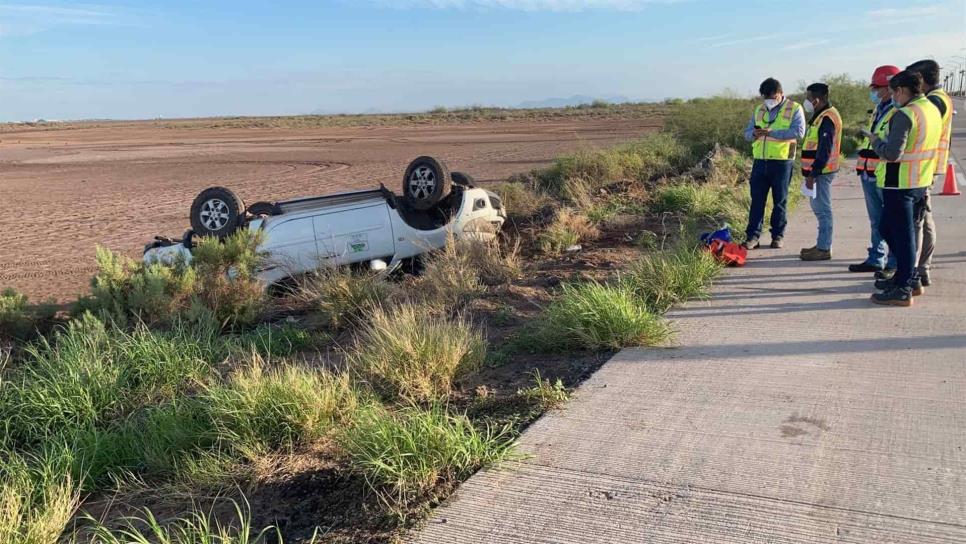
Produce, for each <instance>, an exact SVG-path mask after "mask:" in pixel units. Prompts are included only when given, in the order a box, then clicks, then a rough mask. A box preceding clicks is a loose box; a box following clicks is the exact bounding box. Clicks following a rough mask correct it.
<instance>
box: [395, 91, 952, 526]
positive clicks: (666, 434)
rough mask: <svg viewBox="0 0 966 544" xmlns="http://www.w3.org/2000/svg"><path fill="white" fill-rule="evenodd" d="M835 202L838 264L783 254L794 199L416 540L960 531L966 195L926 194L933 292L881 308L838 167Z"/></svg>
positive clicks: (797, 225)
mask: <svg viewBox="0 0 966 544" xmlns="http://www.w3.org/2000/svg"><path fill="white" fill-rule="evenodd" d="M959 109H960V111H961V112H962V111H963V107H962V102H959ZM963 117H964V116H962V115H961V116H960V119H958V120H957V122H956V129H955V130H956V133H955V134H956V135H955V138H956V139H957V140H958V141H957V142H956V151H957V153H958V157H959V160H960V161H961V163H962V164H966V123H964V122H963V120H962V118H963ZM963 179H964V178H963V177H960V185H961V186H962V185H963V183H962V181H963ZM964 189H966V187H964ZM938 190H939V188H937V192H938ZM834 196H835V200H834V207H835V214H836V215H835V221H836V223H835V244H834V250H833V251H834V260H832V261H830V262H822V263H803V262H801V261H800V260H799V259H798V257H797V255H798V251H799V249H800V248H802V247H806V246H812V245H814V242H815V229H816V224H815V220H814V217H813V216H812V214H811V212H810V210H809V209H808V205H807V204H805V205H803V206H802V207H801V208H800V209H799V210H798V211H797V213H796V214H795V216H794V217H793V219H792V221H791V224H790V228H789V232H788V237H787V239H786V242H787V246H786V249H784V250H770V249H763V250H759V251H755V252H753V254H752V259H751V261H750V263H749V265H748V266H747V267H746V268H743V269H740V270H733V271H731V272H730V273H729V274H728V275H727V276H726V277H725V278H723V279H722V280H721V281H720V282H719V284H718V285H717V287H716V288H715V290H714V297H713V300H710V301H706V302H696V303H691V304H689V305H687V306H686V307H685V308H682V309H680V310H678V311H675V312H674V313H673V314H672V315H671V318H672V319H673V320H674V321H675V323H676V325H677V328H678V329H679V331H680V334H679V343H680V345H681V347H678V348H672V349H631V350H625V351H623V352H621V353H620V354H618V355H617V356H616V357H614V359H613V360H611V361H610V362H608V363H607V364H606V365H605V366H604V367H603V368H602V369H601V370H600V371H599V372H597V373H596V374H595V375H594V376H593V377H591V378H590V379H589V380H588V381H587V382H585V383H584V384H583V385H582V386H581V387H580V388H579V390H578V391H577V393H576V394H575V397H574V399H573V400H572V401H571V402H570V403H569V404H568V405H567V406H566V407H565V408H564V409H563V410H561V411H558V412H554V413H551V414H549V415H547V416H545V417H544V418H542V419H541V420H540V421H538V422H537V423H535V424H534V425H533V426H532V427H531V428H530V429H529V430H528V431H527V432H526V433H525V434H524V436H523V437H522V448H523V450H524V451H525V452H527V453H529V454H531V455H532V458H530V459H528V460H526V461H524V462H522V463H518V464H515V465H513V466H510V467H505V468H503V469H501V470H490V471H484V472H482V473H480V474H477V475H476V476H474V477H473V478H471V479H470V480H469V481H468V482H466V483H465V484H464V485H463V486H462V487H461V488H460V490H459V491H458V492H457V494H456V495H455V497H453V499H452V500H450V501H449V502H448V503H447V504H446V505H444V506H443V507H442V508H440V509H439V510H438V511H437V512H436V513H435V515H434V516H433V518H432V519H431V521H430V522H429V523H428V524H427V526H426V527H425V528H424V529H423V530H422V531H421V532H419V533H417V534H414V535H413V536H412V541H413V542H420V543H427V544H429V543H433V544H449V543H460V544H468V543H484V542H485V543H528V544H529V543H583V542H605V543H642V542H671V543H683V542H696V543H750V542H769V543H813V542H875V543H883V542H907V543H915V544H925V543H933V542H937V543H938V542H966V197H963V196H960V197H936V198H935V199H934V202H935V214H936V222H937V223H938V231H939V242H938V245H937V251H936V257H935V268H934V272H933V281H934V286H933V287H931V288H929V289H928V290H927V293H926V294H925V295H924V296H923V297H921V298H919V299H918V300H917V301H916V304H915V306H913V307H912V308H890V307H880V306H874V305H872V304H870V303H869V300H868V298H869V295H870V294H871V293H872V282H871V278H870V276H868V275H864V274H850V273H849V272H848V271H847V270H846V266H847V265H848V264H849V263H852V262H859V261H860V260H862V259H863V258H864V257H865V252H866V249H865V248H866V247H867V245H868V243H869V225H868V221H867V219H866V212H865V208H864V203H863V199H862V192H861V188H860V187H859V186H858V182H857V178H856V177H855V176H854V175H853V174H852V173H851V172H842V173H841V175H840V176H839V179H838V180H836V183H835V186H834ZM766 238H767V237H766Z"/></svg>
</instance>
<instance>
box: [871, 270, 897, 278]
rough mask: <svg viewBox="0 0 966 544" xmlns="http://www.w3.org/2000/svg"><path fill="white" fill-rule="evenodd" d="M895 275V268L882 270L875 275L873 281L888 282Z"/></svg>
mask: <svg viewBox="0 0 966 544" xmlns="http://www.w3.org/2000/svg"><path fill="white" fill-rule="evenodd" d="M895 274H896V269H895V268H883V269H882V270H879V271H878V272H876V273H875V279H877V280H888V279H892V276H894V275H895Z"/></svg>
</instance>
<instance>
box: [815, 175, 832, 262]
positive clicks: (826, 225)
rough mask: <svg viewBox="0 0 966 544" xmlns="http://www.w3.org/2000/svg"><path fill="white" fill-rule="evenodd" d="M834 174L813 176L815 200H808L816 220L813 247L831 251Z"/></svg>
mask: <svg viewBox="0 0 966 544" xmlns="http://www.w3.org/2000/svg"><path fill="white" fill-rule="evenodd" d="M833 179H835V173H834V172H833V173H831V174H824V175H820V176H815V198H810V199H809V200H810V201H811V205H812V212H814V213H815V218H816V219H818V241H817V242H816V244H815V247H817V248H819V249H821V250H823V251H830V250H831V249H832V180H833Z"/></svg>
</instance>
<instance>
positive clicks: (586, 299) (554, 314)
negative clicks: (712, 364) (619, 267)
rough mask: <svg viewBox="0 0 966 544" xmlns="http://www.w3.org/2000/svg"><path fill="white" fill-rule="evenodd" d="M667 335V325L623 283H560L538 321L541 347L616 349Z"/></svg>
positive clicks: (657, 340)
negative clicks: (555, 296) (615, 284)
mask: <svg viewBox="0 0 966 544" xmlns="http://www.w3.org/2000/svg"><path fill="white" fill-rule="evenodd" d="M670 336H671V330H670V328H669V327H668V325H667V324H666V323H665V322H664V321H663V320H662V319H661V318H660V317H659V316H657V315H655V314H653V313H651V312H649V311H648V310H647V308H646V307H645V306H644V305H643V304H642V303H641V302H640V301H639V300H638V299H637V297H635V296H634V294H633V293H632V292H631V291H630V290H629V289H627V288H626V287H623V286H608V285H604V284H601V283H596V282H592V283H582V284H577V285H564V287H563V292H562V293H561V294H560V296H558V297H557V298H556V299H554V300H553V301H552V302H551V303H550V306H549V307H548V308H547V310H546V312H545V314H544V316H543V318H542V323H541V333H540V337H541V343H542V344H543V347H544V349H546V350H549V351H556V350H561V349H571V348H575V349H591V350H600V349H619V348H623V347H628V346H651V345H655V344H659V343H661V342H664V341H665V340H667V339H668V338H670Z"/></svg>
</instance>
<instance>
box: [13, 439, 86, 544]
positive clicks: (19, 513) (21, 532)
mask: <svg viewBox="0 0 966 544" xmlns="http://www.w3.org/2000/svg"><path fill="white" fill-rule="evenodd" d="M69 464H70V458H69V454H68V453H67V451H66V450H58V449H55V448H52V449H50V450H49V451H48V452H46V453H43V454H41V455H38V456H22V455H18V454H15V453H12V452H9V451H4V448H3V446H2V445H0V542H3V543H4V544H56V543H57V542H59V541H60V536H61V533H63V531H64V528H65V527H66V526H67V524H68V523H69V522H70V520H71V518H72V517H73V515H74V512H75V511H76V510H77V507H78V506H79V504H80V492H79V490H78V488H77V486H76V485H75V484H74V481H73V480H72V479H71V477H70V475H69V472H68V470H67V467H69Z"/></svg>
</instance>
